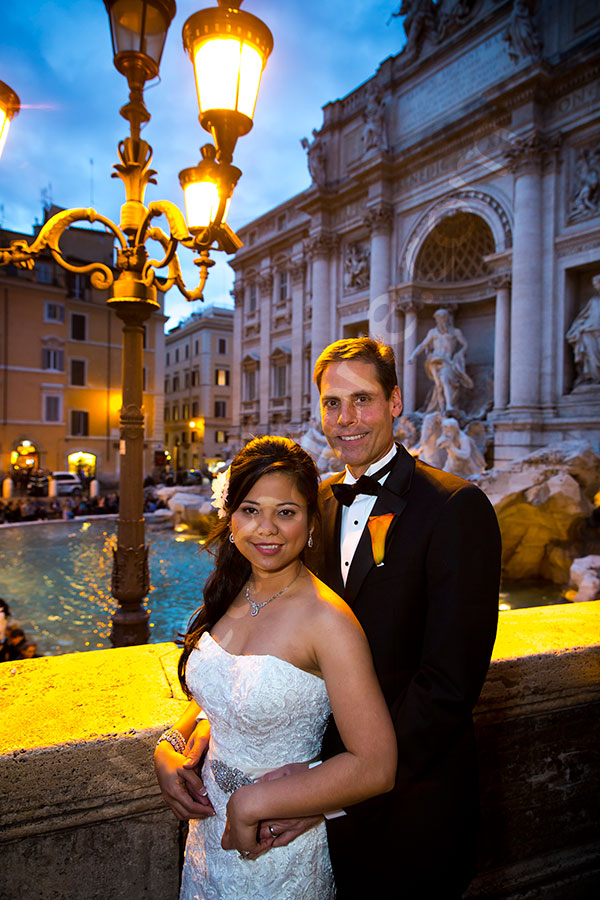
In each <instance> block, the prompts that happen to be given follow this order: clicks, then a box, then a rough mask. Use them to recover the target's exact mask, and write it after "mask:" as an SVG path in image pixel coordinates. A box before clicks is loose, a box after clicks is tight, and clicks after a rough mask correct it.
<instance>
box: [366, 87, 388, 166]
mask: <svg viewBox="0 0 600 900" xmlns="http://www.w3.org/2000/svg"><path fill="white" fill-rule="evenodd" d="M363 119H364V123H365V124H364V128H363V131H362V135H361V140H362V145H363V153H368V152H369V151H370V150H382V151H385V150H387V141H386V136H385V116H384V105H383V100H382V98H381V93H380V91H379V88H378V87H377V85H375V84H372V83H371V84H370V85H369V87H368V89H367V105H366V108H365V110H364V111H363Z"/></svg>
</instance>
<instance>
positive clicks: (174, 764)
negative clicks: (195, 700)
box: [154, 723, 214, 821]
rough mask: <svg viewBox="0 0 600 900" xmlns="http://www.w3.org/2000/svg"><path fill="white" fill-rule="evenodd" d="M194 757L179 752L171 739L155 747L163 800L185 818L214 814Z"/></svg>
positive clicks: (179, 817)
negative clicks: (170, 742)
mask: <svg viewBox="0 0 600 900" xmlns="http://www.w3.org/2000/svg"><path fill="white" fill-rule="evenodd" d="M199 724H202V723H199ZM194 761H195V760H194V757H188V756H183V755H182V754H181V753H177V751H176V750H175V749H174V748H173V747H172V746H171V744H169V742H168V741H161V742H160V744H159V745H158V746H157V748H156V750H155V751H154V766H155V769H156V777H157V779H158V784H159V787H160V790H161V793H162V796H163V800H164V801H165V803H167V804H168V805H169V806H170V807H171V809H172V810H173V812H174V813H175V815H176V816H177V818H178V819H180V820H181V821H185V820H187V819H205V818H206V817H207V816H213V815H214V809H213V808H212V804H211V802H210V800H209V799H208V795H207V793H206V788H205V787H204V784H203V783H202V779H201V778H200V777H199V776H198V774H197V773H196V771H195V766H194Z"/></svg>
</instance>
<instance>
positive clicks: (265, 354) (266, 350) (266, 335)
mask: <svg viewBox="0 0 600 900" xmlns="http://www.w3.org/2000/svg"><path fill="white" fill-rule="evenodd" d="M274 281H275V279H274V278H273V272H272V270H271V269H263V271H262V272H261V274H260V275H259V276H258V291H259V309H260V364H259V369H258V396H259V419H258V421H259V428H260V431H261V434H268V433H269V401H270V398H271V309H272V306H273V284H274Z"/></svg>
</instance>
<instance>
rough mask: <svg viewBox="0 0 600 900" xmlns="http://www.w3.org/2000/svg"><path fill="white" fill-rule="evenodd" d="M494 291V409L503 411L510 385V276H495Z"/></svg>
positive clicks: (492, 283) (506, 403) (493, 281)
mask: <svg viewBox="0 0 600 900" xmlns="http://www.w3.org/2000/svg"><path fill="white" fill-rule="evenodd" d="M491 285H492V287H493V288H494V290H495V291H496V318H495V323H494V409H496V410H499V409H505V408H506V406H508V400H509V384H510V275H509V274H508V272H507V273H505V274H503V275H496V276H495V277H494V278H492V280H491Z"/></svg>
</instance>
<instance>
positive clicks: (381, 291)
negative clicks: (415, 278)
mask: <svg viewBox="0 0 600 900" xmlns="http://www.w3.org/2000/svg"><path fill="white" fill-rule="evenodd" d="M393 221H394V217H393V210H392V208H391V207H390V206H388V205H387V204H381V205H379V206H376V207H372V208H371V209H369V210H368V211H367V218H366V222H367V227H368V229H369V233H370V235H371V263H370V278H369V334H370V335H371V337H374V338H378V339H379V340H382V341H383V342H384V343H386V344H391V345H392V346H394V340H395V339H397V334H396V310H395V308H393V307H391V306H390V299H389V286H390V237H391V232H392V225H393Z"/></svg>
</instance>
